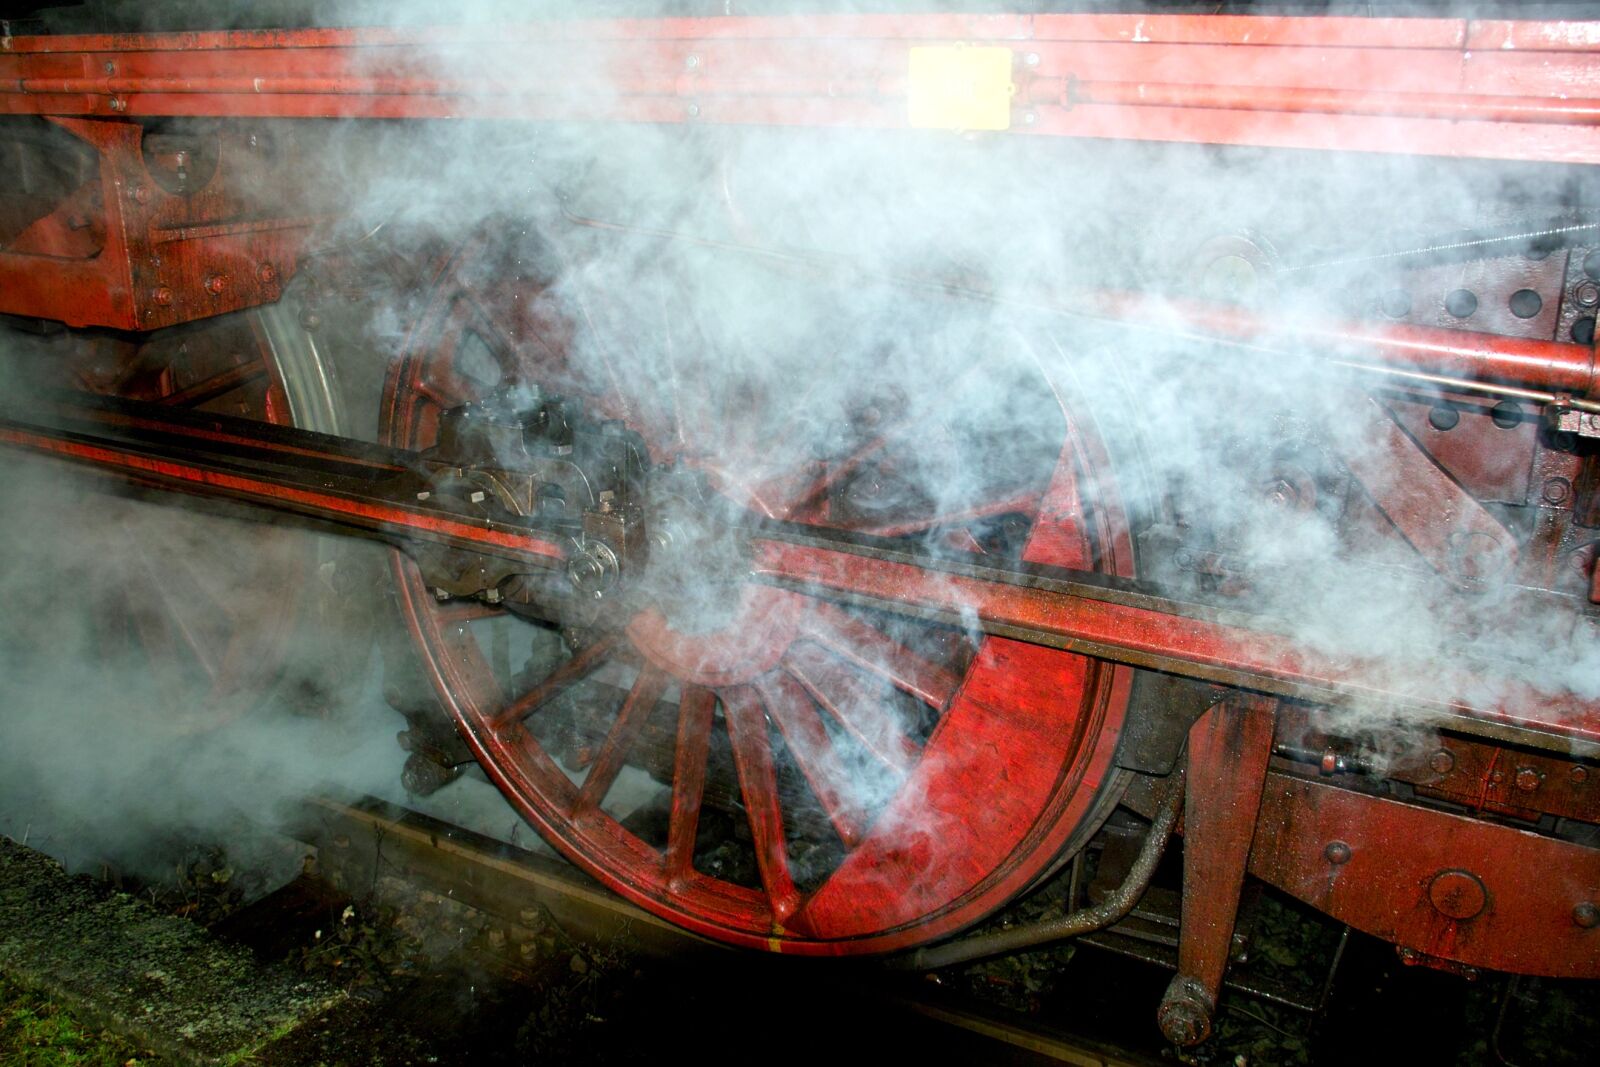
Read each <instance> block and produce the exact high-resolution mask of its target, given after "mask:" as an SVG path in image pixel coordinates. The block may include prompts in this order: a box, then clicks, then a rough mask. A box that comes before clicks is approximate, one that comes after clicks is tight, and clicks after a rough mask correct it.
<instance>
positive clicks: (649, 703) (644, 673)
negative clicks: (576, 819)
mask: <svg viewBox="0 0 1600 1067" xmlns="http://www.w3.org/2000/svg"><path fill="white" fill-rule="evenodd" d="M666 690H667V675H666V673H665V672H664V671H661V670H658V669H656V668H655V667H651V666H648V665H646V666H644V667H642V668H640V670H639V676H638V677H637V678H635V679H634V681H633V688H632V689H630V690H628V696H627V698H626V699H625V700H623V702H622V710H621V711H619V712H617V721H616V722H615V723H613V724H612V726H611V730H610V732H609V733H607V734H606V739H605V740H604V741H603V742H601V744H600V752H599V754H598V755H597V756H595V759H594V763H593V764H592V765H590V767H589V776H588V777H587V778H585V779H584V780H583V788H582V790H580V791H579V793H578V810H579V811H580V812H581V811H585V810H591V809H596V810H597V809H598V808H599V807H600V804H601V802H602V801H604V800H605V798H606V794H607V793H608V792H610V791H611V786H612V785H613V784H614V783H615V782H616V780H617V775H618V774H620V773H622V767H623V764H624V763H625V762H626V761H627V758H628V751H629V749H631V748H632V747H633V743H634V741H636V740H638V738H639V732H640V731H641V730H642V729H644V724H645V720H646V719H648V718H649V717H650V713H651V712H652V711H654V710H655V706H656V702H657V701H659V700H660V699H661V695H662V694H663V693H665V692H666Z"/></svg>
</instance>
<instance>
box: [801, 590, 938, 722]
mask: <svg viewBox="0 0 1600 1067" xmlns="http://www.w3.org/2000/svg"><path fill="white" fill-rule="evenodd" d="M804 628H805V632H806V636H808V637H810V638H811V639H812V640H814V641H816V642H817V643H818V644H819V645H822V646H823V647H824V648H826V649H828V650H829V651H830V652H833V653H835V654H836V655H839V656H842V657H843V658H845V659H847V660H849V661H850V662H852V663H854V664H856V665H857V666H858V667H861V668H862V669H863V670H867V671H870V672H872V673H873V674H876V675H878V676H879V677H880V678H884V679H886V680H888V681H890V682H892V683H894V685H895V686H896V687H897V688H899V689H902V690H904V691H905V692H907V693H910V694H911V695H912V696H914V697H916V698H917V699H918V700H920V701H922V702H923V703H924V704H927V705H928V706H930V707H932V708H933V709H934V710H936V711H943V710H944V709H945V708H947V707H948V706H949V704H950V698H951V697H953V696H955V693H956V689H957V687H958V686H959V685H960V681H959V680H958V679H957V678H956V676H955V675H954V674H952V673H950V672H949V671H947V670H945V669H944V668H943V667H939V666H936V665H935V664H932V663H929V662H928V661H927V660H926V659H923V658H922V657H921V656H919V655H917V654H916V653H915V652H912V651H911V650H910V649H908V648H906V647H905V646H904V645H901V644H900V643H898V642H896V641H894V640H892V639H891V638H889V637H887V636H885V635H884V634H883V633H882V632H881V631H879V630H877V629H874V628H873V627H871V626H868V625H867V624H866V623H864V622H862V621H861V620H859V619H857V618H855V617H854V616H852V615H850V614H848V613H847V612H845V611H843V610H841V609H839V608H837V607H834V606H833V605H832V604H823V603H817V604H816V605H815V606H814V608H813V610H812V611H810V612H808V613H807V615H806V619H805V623H804Z"/></svg>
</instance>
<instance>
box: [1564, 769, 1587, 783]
mask: <svg viewBox="0 0 1600 1067" xmlns="http://www.w3.org/2000/svg"><path fill="white" fill-rule="evenodd" d="M1567 780H1568V781H1570V782H1571V783H1572V784H1573V785H1582V784H1583V783H1584V782H1587V781H1588V780H1589V769H1588V768H1587V767H1578V766H1574V767H1573V768H1572V770H1570V771H1568V772H1567Z"/></svg>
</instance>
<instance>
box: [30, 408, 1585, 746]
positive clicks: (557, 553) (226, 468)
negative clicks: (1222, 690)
mask: <svg viewBox="0 0 1600 1067" xmlns="http://www.w3.org/2000/svg"><path fill="white" fill-rule="evenodd" d="M0 444H5V445H10V446H12V447H16V448H21V449H25V450H29V451H33V452H37V453H40V454H43V455H47V456H52V457H55V458H58V459H64V460H69V461H73V462H76V463H78V464H81V465H86V466H88V467H89V468H91V469H93V470H96V471H98V472H100V473H102V474H111V475H114V476H116V477H118V478H121V479H123V480H127V481H132V482H135V483H137V484H140V485H147V486H154V487H157V488H166V489H176V490H179V491H182V492H186V493H197V494H203V495H209V496H218V497H223V498H227V499H231V500H234V501H238V502H242V503H245V504H249V505H253V506H259V507H265V508H269V509H272V510H274V511H277V512H288V513H291V514H295V515H299V516H301V517H304V518H308V519H312V520H318V521H321V522H324V523H329V522H331V523H334V524H337V525H338V526H340V527H343V528H346V529H350V530H352V531H354V532H357V533H362V534H365V535H367V536H370V537H376V538H379V539H381V540H384V541H387V542H389V543H391V544H394V545H396V546H397V547H400V548H402V549H405V548H409V547H411V546H412V545H414V544H416V543H418V542H421V543H426V544H443V545H447V546H450V547H452V548H457V549H461V550H464V551H469V552H474V553H478V554H480V555H483V556H486V557H491V558H497V559H505V560H509V561H511V562H513V563H516V564H519V565H523V566H528V567H531V568H550V567H554V566H558V565H561V564H563V563H564V562H565V559H566V551H565V546H564V544H563V543H562V541H561V539H560V538H559V537H558V536H556V535H555V534H554V533H553V532H552V531H551V530H549V529H543V528H540V527H538V526H537V525H535V524H531V523H526V522H522V521H520V520H515V519H514V518H508V517H504V516H497V515H495V514H493V513H490V512H486V511H481V510H480V511H477V512H474V513H467V512H464V511H463V510H462V509H461V507H460V506H457V507H451V506H449V505H448V504H446V503H445V502H443V501H441V500H440V499H438V498H435V497H431V496H430V498H429V499H426V500H419V499H415V497H416V494H415V493H412V494H409V495H405V494H397V493H396V491H395V485H396V482H395V479H396V478H397V477H399V476H400V475H401V474H403V472H405V471H406V470H408V469H410V468H412V467H414V466H416V465H417V464H419V463H420V462H421V456H420V454H418V453H408V452H405V451H404V450H399V449H386V448H380V447H377V446H373V445H368V444H364V443H361V442H356V441H349V440H346V439H344V438H338V437H332V436H329V435H325V434H316V433H311V432H309V431H302V430H293V429H289V428H285V427H272V426H266V425H264V424H261V423H254V422H251V421H249V420H245V419H238V418H234V417H231V416H223V415H212V414H208V413H197V412H192V411H173V410H172V409H170V408H167V407H164V406H162V405H156V404H143V403H137V402H132V401H124V400H114V399H110V398H106V397H99V396H95V395H92V394H74V393H53V394H49V396H48V398H47V399H46V400H45V401H43V402H38V401H35V402H34V403H32V404H31V405H30V404H29V403H28V402H26V401H25V400H23V399H20V398H17V397H8V398H6V399H5V400H4V401H0ZM741 533H742V537H743V539H744V541H745V542H746V544H747V546H748V552H749V561H750V573H751V575H752V577H754V578H755V579H756V580H759V581H763V582H768V583H771V584H774V585H778V586H781V587H784V588H788V589H792V590H798V591H803V592H806V593H809V594H813V595H821V596H826V597H829V598H833V599H838V600H841V601H845V602H851V603H857V604H861V605H866V606H869V607H873V608H878V609H882V610H887V611H891V612H895V613H899V614H906V615H912V616H917V617H921V618H928V619H933V620H936V621H939V622H943V623H946V624H949V625H952V626H956V627H962V628H972V627H976V628H978V629H980V630H981V631H983V632H985V633H988V634H992V635H996V636H1001V637H1009V638H1014V639H1017V640H1022V641H1027V642H1030V643H1034V644H1042V645H1047V646H1051V647H1056V648H1062V649H1068V650H1071V651H1075V652H1080V653H1083V654H1085V655H1089V656H1094V657H1097V658H1101V659H1106V660H1110V661H1114V662H1118V663H1126V664H1130V665H1132V666H1136V667H1142V668H1146V669H1151V670H1158V671H1163V672H1167V673H1171V674H1177V675H1181V676H1185V677H1190V678H1196V679H1200V680H1204V681H1210V682H1214V683H1219V684H1223V685H1228V686H1234V687H1239V688H1244V689H1250V690H1256V691H1260V692H1266V693H1272V694H1275V695H1278V696H1284V697H1290V698H1294V699H1300V700H1307V701H1311V702H1314V703H1319V704H1320V703H1337V704H1345V705H1357V706H1363V707H1371V708H1381V709H1387V710H1391V711H1392V710H1393V709H1396V708H1399V709H1403V710H1404V711H1406V712H1408V713H1411V715H1412V721H1413V722H1414V723H1415V724H1416V725H1419V726H1431V727H1448V728H1450V729H1453V730H1458V731H1460V732H1463V733H1469V734H1475V735H1478V736H1484V737H1489V738H1494V739H1498V740H1503V741H1509V742H1514V743H1518V744H1523V745H1528V746H1530V747H1536V748H1541V749H1547V750H1556V751H1560V752H1563V753H1568V754H1579V755H1587V756H1596V755H1600V706H1597V705H1596V704H1595V703H1594V702H1593V701H1589V700H1585V699H1583V698H1581V697H1579V696H1577V695H1576V694H1573V693H1570V692H1562V691H1558V690H1557V691H1553V690H1551V689H1549V688H1548V687H1543V686H1541V685H1539V684H1537V683H1536V682H1534V681H1530V680H1526V679H1523V678H1519V677H1517V675H1516V670H1515V667H1514V666H1513V665H1496V666H1495V667H1494V668H1492V669H1491V668H1485V667H1484V666H1482V665H1477V664H1468V663H1465V662H1432V661H1430V662H1415V661H1408V660H1406V659H1405V658H1404V657H1402V656H1398V655H1397V656H1395V657H1392V658H1387V659H1382V660H1378V659H1359V658H1354V657H1350V656H1346V655H1341V654H1339V653H1337V652H1329V651H1320V650H1318V649H1315V648H1312V647H1308V646H1307V645H1306V644H1305V643H1304V642H1302V641H1299V640H1296V638H1295V637H1294V636H1293V635H1292V629H1291V628H1288V627H1286V626H1285V625H1284V624H1283V623H1282V622H1281V621H1280V622H1278V623H1276V624H1274V623H1273V621H1272V620H1269V619H1266V618H1264V617H1261V616H1258V615H1253V614H1247V613H1244V612H1240V611H1230V610H1222V609H1218V608H1216V607H1213V606H1210V605H1204V604H1198V603H1190V602H1184V601H1180V600H1177V599H1174V598H1172V597H1169V596H1166V595H1164V594H1163V593H1162V592H1161V591H1160V590H1157V589H1153V588H1150V587H1148V586H1144V585H1140V584H1138V583H1134V582H1130V581H1127V580H1124V579H1116V578H1111V577H1108V576H1105V575H1099V574H1093V573H1085V572H1075V571H1067V570H1062V569H1059V568H1052V567H1038V566H1030V565H1009V566H994V565H990V564H986V563H984V562H982V560H981V559H980V558H977V557H961V556H956V555H950V556H934V555H930V554H928V553H926V552H924V551H920V550H917V549H914V548H910V547H908V546H907V545H906V544H905V543H903V542H898V541H893V540H889V539H884V538H873V537H866V536H859V535H852V534H848V533H845V532H842V531H836V530H826V529H821V528H817V527H811V526H800V525H793V524H785V523H774V522H753V521H752V522H749V523H746V524H744V525H743V526H742V528H741ZM1564 605H1565V606H1564ZM1546 607H1547V609H1548V610H1557V611H1559V610H1566V611H1569V612H1570V611H1572V610H1573V609H1572V608H1571V606H1570V605H1566V602H1565V601H1560V600H1558V599H1557V598H1550V603H1549V604H1548V605H1546Z"/></svg>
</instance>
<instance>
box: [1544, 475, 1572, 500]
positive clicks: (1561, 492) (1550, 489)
mask: <svg viewBox="0 0 1600 1067" xmlns="http://www.w3.org/2000/svg"><path fill="white" fill-rule="evenodd" d="M1539 495H1540V497H1541V498H1542V499H1543V500H1544V502H1545V503H1546V504H1549V505H1551V506H1552V507H1554V506H1558V505H1561V504H1564V503H1566V502H1567V498H1568V497H1570V496H1571V495H1572V483H1571V482H1569V481H1567V480H1566V479H1565V478H1546V479H1545V482H1544V486H1543V488H1542V489H1541V490H1540V493H1539Z"/></svg>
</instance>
